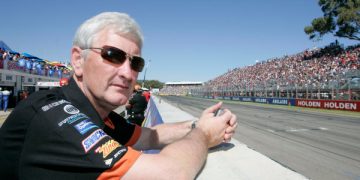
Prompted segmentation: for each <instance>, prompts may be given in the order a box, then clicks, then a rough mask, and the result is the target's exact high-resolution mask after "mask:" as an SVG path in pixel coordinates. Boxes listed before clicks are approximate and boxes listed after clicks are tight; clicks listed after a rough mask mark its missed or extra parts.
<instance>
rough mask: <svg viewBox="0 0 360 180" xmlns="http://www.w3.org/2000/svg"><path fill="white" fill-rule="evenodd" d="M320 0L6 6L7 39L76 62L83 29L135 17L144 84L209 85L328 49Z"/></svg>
mask: <svg viewBox="0 0 360 180" xmlns="http://www.w3.org/2000/svg"><path fill="white" fill-rule="evenodd" d="M317 2H318V1H317V0H256V1H254V0H178V1H175V0H99V1H91V0H71V1H70V0H50V1H49V0H31V1H26V0H22V1H20V0H6V1H2V2H1V7H2V8H1V20H2V21H1V25H0V40H2V41H4V42H5V43H6V44H7V45H8V46H9V47H10V48H11V49H12V50H15V51H18V52H20V53H24V52H26V53H29V54H32V55H34V56H37V57H40V58H42V59H47V60H50V61H62V62H69V61H70V49H71V47H72V40H73V37H74V34H75V31H76V29H77V28H78V27H79V26H80V24H81V23H83V22H84V21H85V20H86V19H88V18H90V17H92V16H95V15H97V14H98V13H101V12H106V11H117V12H124V13H127V14H129V15H130V16H131V17H133V18H134V19H135V20H136V21H137V22H138V24H139V25H140V27H141V30H142V33H143V36H144V46H143V49H142V56H143V57H144V59H145V60H146V64H147V65H146V66H145V69H144V70H143V72H141V73H140V74H139V76H138V79H139V80H143V79H144V77H145V79H146V80H158V81H161V82H178V81H193V82H199V81H200V82H206V81H209V80H211V79H214V78H215V77H217V76H220V75H222V74H224V73H226V72H227V71H228V70H230V69H234V68H237V67H244V66H249V65H253V64H255V62H256V61H264V60H267V59H270V58H275V57H282V56H284V55H291V54H296V53H299V52H301V51H304V50H305V49H308V48H313V47H324V46H325V45H328V44H329V43H331V42H334V41H335V40H336V39H337V40H338V41H339V42H340V43H341V44H344V45H345V46H348V45H353V44H356V43H358V42H356V41H351V40H347V39H344V38H335V37H334V36H332V35H326V36H325V37H324V38H323V39H322V40H321V41H312V40H309V38H308V36H307V35H306V34H305V33H304V27H305V26H307V25H310V23H311V20H312V19H314V18H316V17H320V16H322V12H321V9H320V6H319V5H318V3H317Z"/></svg>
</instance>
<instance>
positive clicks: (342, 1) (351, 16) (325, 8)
mask: <svg viewBox="0 0 360 180" xmlns="http://www.w3.org/2000/svg"><path fill="white" fill-rule="evenodd" d="M319 6H320V7H321V10H322V12H323V13H324V16H323V17H319V18H315V19H313V20H312V22H311V25H310V26H306V27H305V28H304V31H305V33H306V34H307V35H309V38H310V39H314V38H316V39H321V38H322V36H323V35H325V34H327V33H331V34H333V35H334V36H336V37H342V38H348V39H352V40H358V41H360V37H359V29H360V0H319Z"/></svg>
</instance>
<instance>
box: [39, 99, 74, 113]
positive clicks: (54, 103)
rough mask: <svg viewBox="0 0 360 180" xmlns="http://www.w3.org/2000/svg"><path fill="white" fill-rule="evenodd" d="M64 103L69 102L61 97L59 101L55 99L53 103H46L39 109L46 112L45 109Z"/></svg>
mask: <svg viewBox="0 0 360 180" xmlns="http://www.w3.org/2000/svg"><path fill="white" fill-rule="evenodd" d="M64 103H70V102H69V101H66V100H64V99H62V100H60V101H56V102H53V103H50V104H47V105H45V106H43V107H41V110H43V111H44V112H46V111H48V110H50V109H51V108H53V107H56V106H58V105H61V104H64Z"/></svg>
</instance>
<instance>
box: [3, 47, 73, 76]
mask: <svg viewBox="0 0 360 180" xmlns="http://www.w3.org/2000/svg"><path fill="white" fill-rule="evenodd" d="M0 69H7V70H12V71H20V72H26V73H29V74H35V75H42V76H49V77H58V78H61V77H67V76H68V75H69V73H70V70H71V68H70V67H69V66H68V65H66V64H64V63H61V62H50V61H48V60H44V59H41V58H38V57H35V56H32V55H29V54H27V53H22V54H20V53H18V52H15V51H11V50H6V49H3V48H0Z"/></svg>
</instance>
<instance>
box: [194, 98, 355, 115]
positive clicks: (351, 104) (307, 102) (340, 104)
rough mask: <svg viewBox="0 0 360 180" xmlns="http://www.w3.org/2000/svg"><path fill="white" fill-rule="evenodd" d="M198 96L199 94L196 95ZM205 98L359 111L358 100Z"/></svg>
mask: <svg viewBox="0 0 360 180" xmlns="http://www.w3.org/2000/svg"><path fill="white" fill-rule="evenodd" d="M197 97H199V96H197ZM201 97H202V98H207V99H220V100H232V101H242V102H255V103H263V104H275V105H285V106H298V107H308V108H321V109H334V110H347V111H357V112H360V101H346V100H322V99H295V98H265V97H244V96H201Z"/></svg>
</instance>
